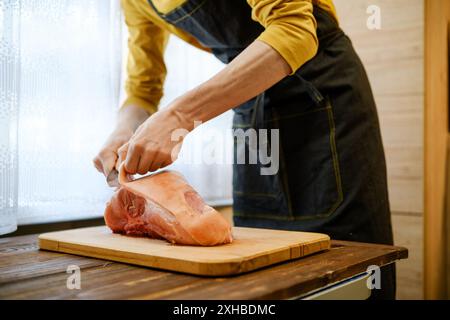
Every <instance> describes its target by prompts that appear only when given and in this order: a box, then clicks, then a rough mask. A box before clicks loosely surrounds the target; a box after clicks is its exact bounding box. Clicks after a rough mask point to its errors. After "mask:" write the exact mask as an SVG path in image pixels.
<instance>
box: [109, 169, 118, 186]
mask: <svg viewBox="0 0 450 320" xmlns="http://www.w3.org/2000/svg"><path fill="white" fill-rule="evenodd" d="M106 183H108V186H110V187H112V188H117V187H119V186H120V185H119V172H118V171H117V170H116V169H112V170H111V172H110V173H109V174H108V176H107V177H106Z"/></svg>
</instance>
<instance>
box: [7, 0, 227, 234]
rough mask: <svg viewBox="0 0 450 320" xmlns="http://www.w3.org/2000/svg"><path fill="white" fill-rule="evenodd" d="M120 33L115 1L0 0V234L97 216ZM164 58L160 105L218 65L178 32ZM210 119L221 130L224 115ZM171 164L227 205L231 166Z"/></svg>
mask: <svg viewBox="0 0 450 320" xmlns="http://www.w3.org/2000/svg"><path fill="white" fill-rule="evenodd" d="M125 36H126V30H125V29H124V27H123V22H122V19H121V13H120V6H119V1H118V0H110V1H106V0H105V1H103V0H102V1H99V0H58V1H55V0H0V68H1V69H0V233H6V232H9V231H12V230H14V228H15V225H16V223H17V224H19V225H20V224H31V223H42V222H52V221H64V220H73V219H80V218H88V217H98V216H101V215H102V214H103V209H104V205H105V202H106V201H107V200H108V198H109V197H110V196H111V193H112V190H111V189H109V188H108V187H107V186H106V185H105V181H104V178H102V176H101V175H100V174H98V173H97V172H96V171H95V169H94V168H93V166H92V164H91V159H92V158H93V156H94V155H95V154H96V152H97V151H98V149H99V148H100V146H101V145H102V144H103V142H104V140H105V138H106V137H107V135H108V134H109V132H110V131H111V129H112V126H113V123H114V121H115V114H116V111H117V108H118V106H119V104H120V101H121V99H122V98H123V97H122V95H123V92H121V90H122V89H121V87H122V82H123V78H124V75H123V72H122V71H123V61H124V59H123V57H124V56H125V55H126V52H125V50H123V38H124V37H125ZM166 58H167V64H168V70H169V75H168V77H167V85H166V95H165V97H164V99H163V102H162V105H163V106H164V105H167V104H168V102H170V101H171V100H172V99H173V98H174V97H176V96H177V95H179V94H182V93H183V92H184V91H186V90H187V89H188V88H190V87H192V86H194V85H195V84H198V83H199V82H201V81H203V80H206V79H207V78H209V77H210V76H211V75H212V74H214V73H215V72H216V71H217V70H219V69H220V68H221V67H222V65H221V64H220V63H218V62H216V61H215V60H214V58H213V57H212V56H210V55H208V54H206V53H202V52H200V51H199V50H197V49H194V48H191V47H189V46H188V45H186V44H184V43H182V42H181V41H180V40H177V39H171V41H170V43H169V48H168V51H167V57H166ZM207 125H208V126H214V127H215V128H223V129H225V128H228V127H229V125H230V114H225V115H224V116H222V117H220V118H219V119H216V120H214V121H213V122H211V123H208V124H207ZM224 132H225V131H224ZM199 138H200V139H202V137H201V134H197V133H196V134H194V135H192V138H191V137H189V139H187V142H186V144H185V146H183V151H182V152H186V150H188V149H189V144H191V143H193V142H192V141H193V140H195V139H197V140H198V139H199ZM228 138H229V139H231V136H230V137H228ZM228 138H227V139H228ZM228 141H230V140H228ZM228 145H230V144H229V143H228V144H227V146H228ZM173 167H174V168H176V169H178V170H180V171H181V172H183V173H184V174H185V176H186V177H187V178H188V180H189V182H191V183H192V184H193V185H194V187H195V188H197V189H198V190H199V191H200V193H201V194H202V195H203V196H204V197H205V198H206V199H207V200H209V201H210V202H214V203H224V202H226V203H229V202H230V199H231V166H230V165H219V164H215V165H209V166H206V165H201V164H200V165H189V164H185V163H178V164H175V165H174V166H173Z"/></svg>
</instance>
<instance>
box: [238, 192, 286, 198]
mask: <svg viewBox="0 0 450 320" xmlns="http://www.w3.org/2000/svg"><path fill="white" fill-rule="evenodd" d="M233 193H234V194H236V195H240V196H249V195H252V196H261V197H270V198H277V196H276V195H274V194H272V193H257V192H243V191H233Z"/></svg>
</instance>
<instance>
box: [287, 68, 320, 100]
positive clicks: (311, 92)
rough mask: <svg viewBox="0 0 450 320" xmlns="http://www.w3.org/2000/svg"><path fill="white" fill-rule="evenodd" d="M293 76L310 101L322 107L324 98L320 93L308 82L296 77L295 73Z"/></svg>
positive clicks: (298, 76)
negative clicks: (298, 81)
mask: <svg viewBox="0 0 450 320" xmlns="http://www.w3.org/2000/svg"><path fill="white" fill-rule="evenodd" d="M294 76H295V77H297V78H298V79H299V80H300V83H301V85H302V86H303V87H304V88H305V89H306V92H307V93H308V95H309V97H310V98H311V100H312V101H313V102H314V103H315V104H316V105H317V106H322V105H323V103H324V101H325V98H324V97H323V95H322V94H321V93H320V91H319V90H318V89H317V88H316V87H315V86H314V85H313V84H312V83H311V82H309V81H307V80H305V78H303V77H302V76H300V75H298V74H297V72H296V73H294Z"/></svg>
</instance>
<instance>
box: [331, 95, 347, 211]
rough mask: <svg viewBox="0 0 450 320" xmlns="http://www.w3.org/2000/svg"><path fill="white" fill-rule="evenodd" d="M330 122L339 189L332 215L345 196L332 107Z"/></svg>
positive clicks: (332, 149)
mask: <svg viewBox="0 0 450 320" xmlns="http://www.w3.org/2000/svg"><path fill="white" fill-rule="evenodd" d="M328 100H329V99H328ZM328 102H329V101H328ZM328 105H330V102H329V103H328ZM328 122H329V124H330V147H331V153H332V156H333V166H334V174H335V177H336V188H337V192H338V199H337V202H336V203H335V204H334V206H332V207H331V209H330V210H329V212H328V214H331V213H332V212H334V210H336V208H337V207H338V206H339V205H340V204H341V202H342V201H343V200H344V194H343V191H342V180H341V171H340V168H339V167H340V165H339V155H338V152H337V146H336V125H335V123H334V114H333V109H332V108H331V106H330V108H329V109H328Z"/></svg>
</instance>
